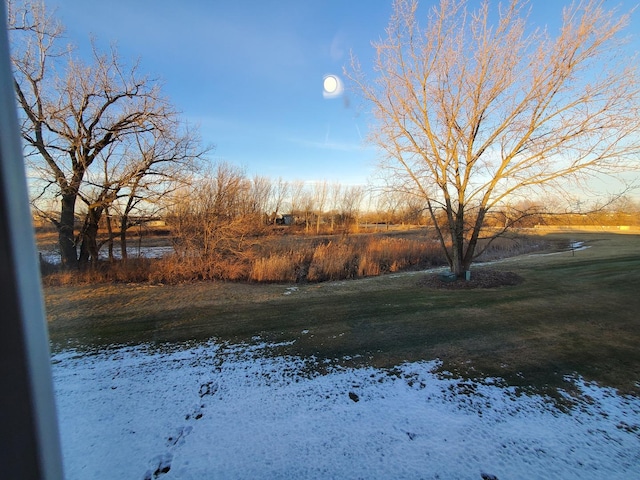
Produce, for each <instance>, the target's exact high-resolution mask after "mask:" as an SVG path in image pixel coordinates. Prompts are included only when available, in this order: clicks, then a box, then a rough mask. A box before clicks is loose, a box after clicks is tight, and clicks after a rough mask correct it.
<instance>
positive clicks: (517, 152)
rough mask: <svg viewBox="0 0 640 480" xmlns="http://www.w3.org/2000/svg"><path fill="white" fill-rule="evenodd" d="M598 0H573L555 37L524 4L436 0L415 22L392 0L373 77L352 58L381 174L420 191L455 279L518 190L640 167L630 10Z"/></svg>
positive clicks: (562, 185)
mask: <svg viewBox="0 0 640 480" xmlns="http://www.w3.org/2000/svg"><path fill="white" fill-rule="evenodd" d="M604 4H605V2H604V1H603V0H585V1H582V2H574V3H573V4H572V5H571V6H569V7H567V8H565V9H564V11H563V14H562V27H561V28H560V30H559V32H558V34H557V35H556V36H551V35H550V33H549V32H548V31H547V30H545V29H537V30H532V29H531V27H530V25H529V19H528V16H527V12H528V9H527V8H526V5H527V4H526V2H525V1H519V0H511V1H509V2H506V3H505V4H501V5H500V6H499V7H498V8H497V10H495V11H492V10H491V9H490V2H488V1H486V0H485V1H484V2H482V4H481V5H480V6H479V7H478V9H477V10H475V11H472V9H471V7H470V6H468V5H467V2H466V1H464V0H441V2H440V5H439V7H434V8H433V9H432V10H431V11H430V14H429V16H428V23H427V26H426V28H425V29H422V28H421V26H420V24H419V22H418V21H417V19H416V17H417V13H418V12H417V8H418V7H417V2H416V1H414V0H396V1H395V3H394V13H393V15H392V17H391V20H390V23H389V27H388V28H387V35H386V38H384V39H382V40H380V41H379V42H377V43H375V44H374V46H375V49H376V54H377V55H376V60H375V65H374V69H375V72H376V78H375V80H373V81H369V80H368V78H367V76H366V75H365V73H364V71H363V69H362V68H361V67H360V65H359V64H358V61H357V59H356V58H355V57H354V58H353V61H352V73H351V74H350V77H351V79H352V80H353V81H354V82H355V83H356V84H357V86H358V87H359V89H360V90H361V91H362V94H363V96H364V98H365V99H366V100H367V101H368V102H369V103H370V104H371V105H372V107H373V113H374V115H375V118H376V119H377V123H376V125H375V126H374V129H373V133H372V135H371V138H372V140H373V142H375V144H377V145H378V146H379V147H380V148H381V149H382V150H383V151H384V153H385V160H384V161H383V165H382V166H383V168H384V169H386V171H387V178H389V179H391V180H392V181H393V182H394V187H395V188H398V189H400V190H407V189H408V190H411V191H413V192H414V193H416V194H418V195H420V196H421V197H422V198H423V199H424V202H425V203H426V205H427V209H428V212H429V213H430V216H431V219H432V222H433V223H434V225H435V227H436V229H437V233H438V236H439V239H440V242H441V245H442V248H443V249H444V252H445V253H446V257H447V260H448V262H449V265H450V267H451V270H452V272H454V273H455V274H456V275H458V276H459V277H460V276H462V274H463V272H464V271H465V270H468V269H469V266H470V265H471V263H472V261H473V259H474V258H475V256H476V254H477V252H476V246H477V244H478V239H479V238H480V236H481V234H482V235H484V234H485V232H483V226H484V221H485V217H486V216H487V214H488V213H489V212H490V211H492V210H494V209H496V208H500V206H501V205H502V204H504V203H505V202H508V201H509V199H510V198H511V197H513V196H514V195H515V194H520V196H521V197H524V196H529V197H530V198H535V197H539V196H542V194H544V192H545V191H548V190H549V189H551V188H557V189H558V191H559V192H563V191H564V190H565V189H566V188H567V187H566V186H567V185H568V183H567V180H573V181H578V182H580V181H582V180H584V179H585V178H588V177H589V176H590V175H592V174H595V173H609V174H615V173H617V172H622V171H625V170H626V171H629V170H630V169H637V168H638V152H639V151H640V148H639V147H640V136H638V134H637V132H638V131H639V130H640V111H639V105H640V102H639V97H640V94H639V82H638V75H637V70H636V68H635V65H636V64H637V62H635V61H630V59H629V58H628V57H626V56H625V54H624V53H623V49H621V48H620V47H621V43H622V42H621V40H620V33H621V32H622V31H623V29H624V27H625V26H627V24H628V22H629V16H628V15H618V14H617V13H616V12H615V11H607V10H605V8H604ZM532 8H533V7H532ZM440 212H443V213H444V214H443V215H440ZM488 235H491V233H490V232H489V233H488Z"/></svg>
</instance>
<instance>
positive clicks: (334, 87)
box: [322, 75, 343, 98]
mask: <svg viewBox="0 0 640 480" xmlns="http://www.w3.org/2000/svg"><path fill="white" fill-rule="evenodd" d="M342 89H343V88H342V81H340V78H339V77H337V76H336V75H325V76H324V79H323V81H322V95H323V96H324V98H333V97H337V96H339V95H340V94H341V93H342Z"/></svg>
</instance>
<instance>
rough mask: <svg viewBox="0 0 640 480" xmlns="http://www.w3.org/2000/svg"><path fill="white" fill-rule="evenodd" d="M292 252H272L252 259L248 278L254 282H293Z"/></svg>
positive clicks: (294, 271) (294, 267)
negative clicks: (266, 255) (272, 253)
mask: <svg viewBox="0 0 640 480" xmlns="http://www.w3.org/2000/svg"><path fill="white" fill-rule="evenodd" d="M294 257H295V255H294V254H293V252H290V253H289V254H274V255H270V256H268V257H263V258H257V259H255V260H254V261H253V265H252V267H251V273H250V275H249V279H250V280H252V281H254V282H295V281H296V262H295V258H294Z"/></svg>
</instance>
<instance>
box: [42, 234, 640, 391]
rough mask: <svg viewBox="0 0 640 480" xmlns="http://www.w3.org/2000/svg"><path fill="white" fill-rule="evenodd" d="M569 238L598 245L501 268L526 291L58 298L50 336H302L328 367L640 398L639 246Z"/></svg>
mask: <svg viewBox="0 0 640 480" xmlns="http://www.w3.org/2000/svg"><path fill="white" fill-rule="evenodd" d="M572 236H573V238H575V239H578V240H585V241H587V243H588V244H589V245H590V246H591V248H589V249H586V250H581V251H578V252H575V255H572V253H571V252H567V253H560V254H555V255H548V256H523V257H518V258H514V259H510V260H507V261H504V262H501V263H498V264H495V265H493V266H492V268H499V269H505V270H510V271H515V272H517V273H518V274H520V275H521V276H522V277H524V279H525V282H524V283H522V284H521V285H518V286H512V287H500V288H494V289H482V290H481V289H478V290H462V291H460V290H458V291H449V290H430V289H425V288H424V287H420V286H418V285H417V281H418V280H419V278H420V275H422V274H415V273H414V274H403V275H393V276H386V277H378V278H369V279H364V280H358V281H348V282H331V283H325V284H308V285H302V286H299V289H298V290H297V291H294V292H292V293H291V294H290V295H284V293H285V291H286V288H287V287H288V286H286V285H284V286H283V285H246V284H229V283H217V284H210V283H207V284H194V285H178V286H148V285H134V286H131V285H108V286H70V287H56V288H47V289H46V291H45V294H46V295H45V296H46V302H47V310H48V313H49V326H50V335H51V339H52V341H53V344H54V348H60V347H61V346H63V345H65V344H66V342H67V340H71V341H72V342H79V343H81V344H96V343H97V344H105V343H135V342H149V341H152V342H166V341H185V340H192V339H205V338H210V337H216V338H218V339H221V340H230V341H243V340H250V339H251V338H252V337H254V336H256V335H259V336H261V338H262V339H267V340H272V341H288V340H296V342H294V343H293V344H292V345H290V346H286V347H282V349H281V351H282V353H291V354H302V355H316V356H317V357H318V358H320V359H324V358H329V359H342V358H343V357H344V356H350V357H356V359H355V360H351V361H350V363H362V362H365V363H368V364H374V365H377V366H385V367H391V366H393V365H397V364H399V363H401V362H403V361H405V360H409V361H415V360H431V359H434V358H440V359H441V360H442V361H443V369H446V370H449V371H454V372H456V373H460V374H463V375H469V376H473V377H482V376H499V377H502V378H505V379H506V380H507V382H509V383H510V384H514V385H520V386H531V387H533V388H535V389H538V390H539V389H542V390H544V389H547V387H551V389H553V387H557V386H566V384H565V383H564V380H563V377H564V376H565V375H571V374H573V373H574V372H577V373H578V374H580V375H583V376H584V377H585V378H586V379H588V380H594V381H598V382H600V383H602V384H604V385H610V386H614V387H616V388H619V389H620V390H622V391H623V392H627V393H634V394H640V383H639V382H640V349H638V345H640V288H639V287H640V236H637V235H613V234H586V233H585V234H578V233H572ZM477 268H483V267H477ZM307 330H308V333H307V332H305V331H307Z"/></svg>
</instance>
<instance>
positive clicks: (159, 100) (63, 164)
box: [9, 1, 206, 266]
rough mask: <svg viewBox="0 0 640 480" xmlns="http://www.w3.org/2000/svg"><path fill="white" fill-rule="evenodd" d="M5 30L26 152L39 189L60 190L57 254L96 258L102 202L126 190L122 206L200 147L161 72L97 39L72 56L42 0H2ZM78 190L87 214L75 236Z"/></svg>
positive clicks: (184, 164)
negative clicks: (146, 71) (83, 53)
mask: <svg viewBox="0 0 640 480" xmlns="http://www.w3.org/2000/svg"><path fill="white" fill-rule="evenodd" d="M9 30H10V34H11V41H12V50H13V55H12V61H13V66H14V79H15V90H16V95H17V100H18V105H19V107H20V110H21V113H22V115H21V120H22V125H21V127H22V128H21V130H22V137H23V139H24V143H25V148H26V156H27V158H28V160H29V168H30V170H31V172H32V174H34V175H35V176H36V177H37V178H38V179H39V185H40V186H41V189H42V190H41V193H40V197H44V196H49V197H52V196H55V198H56V199H58V200H59V205H60V213H59V215H56V216H51V217H50V220H51V221H52V222H53V223H54V224H55V226H56V228H57V230H58V233H59V244H60V253H61V256H62V262H63V264H64V265H67V266H72V265H75V264H77V262H78V259H79V260H80V263H81V264H82V263H88V262H89V261H90V260H93V261H95V260H96V259H97V253H98V252H97V250H98V245H97V243H96V232H97V229H98V222H99V220H100V218H101V217H102V215H103V213H104V212H105V210H108V209H109V208H111V206H112V205H114V202H117V201H119V200H121V199H122V198H127V197H128V200H129V201H128V202H125V204H127V205H128V206H124V207H123V208H124V210H125V212H126V213H129V212H130V211H131V208H132V207H133V206H134V205H136V204H138V203H139V202H138V200H139V199H140V195H142V194H143V193H145V194H150V197H153V196H154V195H157V194H158V193H160V192H161V191H162V190H163V188H169V189H171V188H172V187H171V186H170V184H171V182H173V181H175V180H176V178H177V173H178V172H179V171H180V170H181V169H183V168H187V169H189V168H191V167H192V166H193V165H194V162H196V160H197V159H199V158H200V157H201V156H202V155H203V154H204V153H205V152H206V149H202V148H200V147H199V145H198V137H197V135H196V134H195V133H194V132H193V131H190V130H188V129H186V128H184V127H183V126H182V125H181V122H180V121H179V119H178V115H177V112H176V111H175V110H174V109H173V107H172V106H171V104H170V103H169V102H168V101H167V100H166V99H165V98H164V97H163V96H162V94H161V91H160V88H159V84H158V82H157V81H154V80H153V79H150V78H148V77H146V76H144V75H142V74H140V72H139V70H138V66H137V65H135V64H134V65H133V66H128V65H126V64H125V63H124V62H122V61H121V60H120V59H119V57H118V54H117V52H116V50H115V48H112V49H111V50H109V51H108V52H106V53H103V52H100V51H99V50H98V49H97V47H96V46H95V44H94V45H93V50H92V57H91V59H90V60H89V62H83V61H81V60H80V59H78V58H77V57H76V56H75V54H74V52H73V50H72V49H71V48H69V47H66V46H64V45H63V44H62V41H63V39H62V33H63V28H62V26H61V25H60V24H59V23H58V22H57V21H56V20H55V18H54V17H52V16H51V15H50V14H49V13H48V12H47V10H46V8H45V6H44V4H43V3H41V2H38V1H34V2H29V1H25V2H23V3H19V2H13V1H9ZM61 45H62V46H61ZM160 180H163V181H165V182H167V181H168V182H169V183H162V182H160ZM161 184H162V185H163V186H162V187H161V186H160V185H161ZM152 185H154V186H153V187H152ZM78 200H81V203H82V204H83V205H82V206H83V210H84V213H85V221H84V226H83V227H82V230H81V233H80V235H79V237H78V238H76V237H75V232H74V225H75V218H76V214H77V213H78V206H77V201H78ZM127 209H128V210H127ZM125 223H126V222H125ZM78 245H80V246H81V248H80V257H79V258H78V248H77V247H78Z"/></svg>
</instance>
